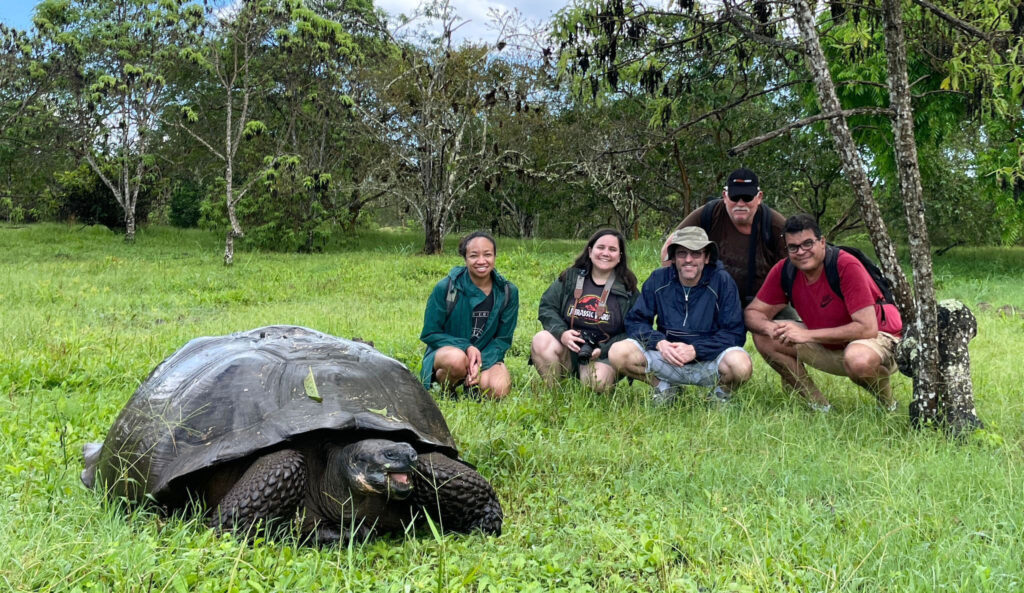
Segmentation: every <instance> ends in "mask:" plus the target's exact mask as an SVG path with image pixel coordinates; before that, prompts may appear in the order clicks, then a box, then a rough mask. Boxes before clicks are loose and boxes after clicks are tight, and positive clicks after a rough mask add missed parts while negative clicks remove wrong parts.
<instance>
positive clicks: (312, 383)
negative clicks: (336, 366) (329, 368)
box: [302, 367, 324, 402]
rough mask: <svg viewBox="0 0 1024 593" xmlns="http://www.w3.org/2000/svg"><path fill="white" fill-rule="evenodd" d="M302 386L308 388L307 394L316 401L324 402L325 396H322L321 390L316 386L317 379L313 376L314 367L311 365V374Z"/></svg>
mask: <svg viewBox="0 0 1024 593" xmlns="http://www.w3.org/2000/svg"><path fill="white" fill-rule="evenodd" d="M302 386H303V387H305V388H306V396H308V397H309V399H311V400H313V401H315V402H322V401H324V398H322V397H320V391H319V390H318V389H317V388H316V379H315V378H313V367H309V374H308V375H306V378H305V379H304V380H303V381H302Z"/></svg>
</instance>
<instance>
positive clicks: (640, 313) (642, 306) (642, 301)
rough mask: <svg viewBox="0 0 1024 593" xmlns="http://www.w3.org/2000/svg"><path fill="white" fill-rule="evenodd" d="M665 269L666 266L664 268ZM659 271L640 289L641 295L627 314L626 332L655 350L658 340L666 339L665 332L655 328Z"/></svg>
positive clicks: (649, 348)
mask: <svg viewBox="0 0 1024 593" xmlns="http://www.w3.org/2000/svg"><path fill="white" fill-rule="evenodd" d="M662 269H665V268H662ZM657 272H658V271H657V270H656V271H655V273H653V274H651V276H650V278H648V279H647V281H646V282H644V286H643V288H642V289H641V290H640V297H639V298H638V299H637V300H636V303H634V304H633V308H632V309H630V310H629V314H628V315H626V333H627V334H629V337H631V338H633V339H634V340H636V341H638V342H640V343H641V344H643V345H644V348H646V349H648V350H654V348H655V346H657V345H658V342H660V341H662V340H664V339H665V334H663V333H661V332H659V331H656V330H655V329H654V316H655V314H656V312H657V305H656V298H657V296H656V294H655V293H656V291H657V288H658V286H659V284H660V283H659V281H658V280H657V278H656V277H657V276H658V273H657Z"/></svg>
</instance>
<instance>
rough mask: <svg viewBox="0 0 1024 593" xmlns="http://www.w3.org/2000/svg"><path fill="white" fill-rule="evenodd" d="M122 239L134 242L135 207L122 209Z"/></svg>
mask: <svg viewBox="0 0 1024 593" xmlns="http://www.w3.org/2000/svg"><path fill="white" fill-rule="evenodd" d="M124 240H125V242H126V243H134V242H135V209H134V208H132V209H127V208H126V209H125V211H124Z"/></svg>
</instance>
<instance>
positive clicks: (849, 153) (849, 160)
mask: <svg viewBox="0 0 1024 593" xmlns="http://www.w3.org/2000/svg"><path fill="white" fill-rule="evenodd" d="M793 8H794V16H795V17H796V22H797V26H798V27H799V29H800V36H801V37H802V39H803V42H804V52H805V56H806V59H807V65H808V68H809V69H810V70H811V74H812V76H813V78H814V86H815V88H816V89H817V93H818V103H819V105H820V107H821V110H822V112H824V113H840V112H841V111H842V107H841V106H840V104H839V95H837V94H836V87H835V84H834V83H833V82H832V74H831V72H829V69H828V62H827V61H826V60H825V53H824V52H823V51H822V49H821V40H820V39H819V38H818V30H817V25H816V23H815V21H814V13H813V12H812V10H811V7H810V5H808V4H807V2H806V0H795V1H794V3H793ZM826 124H827V126H828V129H829V132H830V133H831V134H832V137H833V139H834V140H835V143H836V150H837V151H838V152H839V158H840V160H841V161H842V163H843V173H844V174H845V175H846V178H847V179H848V180H849V182H850V185H851V186H852V187H853V193H854V196H855V197H856V200H857V206H858V207H859V208H860V214H861V218H862V219H863V220H864V224H865V226H866V227H867V229H868V234H869V235H870V236H871V243H872V245H874V247H875V252H876V253H877V254H878V258H879V259H880V260H881V263H882V266H881V267H882V270H883V272H884V273H885V275H886V277H887V278H888V279H889V282H890V283H891V284H892V289H893V296H894V297H895V298H896V304H897V305H898V306H899V308H900V311H901V312H902V313H903V315H904V316H905V317H907V318H910V319H913V318H914V317H915V316H916V315H915V311H914V300H913V297H912V296H911V292H910V284H909V283H908V282H907V278H906V276H904V275H903V269H902V268H900V261H899V258H898V257H897V256H896V248H895V246H894V245H893V243H892V239H891V238H890V237H889V231H888V230H887V229H886V227H885V221H884V220H882V213H881V211H880V210H879V208H878V204H877V203H876V202H875V198H874V195H873V193H872V189H871V182H870V181H869V180H868V176H867V173H866V172H865V171H866V169H865V167H864V163H863V161H862V160H861V158H860V154H859V153H858V152H857V145H856V143H855V142H854V141H853V134H851V133H850V127H849V125H847V123H846V118H845V117H832V118H829V119H827V120H826Z"/></svg>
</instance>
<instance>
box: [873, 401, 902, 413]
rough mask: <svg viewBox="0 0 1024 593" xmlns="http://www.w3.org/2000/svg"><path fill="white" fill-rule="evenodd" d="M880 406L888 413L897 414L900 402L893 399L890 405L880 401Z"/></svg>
mask: <svg viewBox="0 0 1024 593" xmlns="http://www.w3.org/2000/svg"><path fill="white" fill-rule="evenodd" d="M878 406H879V407H880V408H882V409H883V410H885V411H886V412H895V411H896V410H897V409H898V408H899V407H900V402H899V401H897V400H896V399H893V400H892V401H890V402H888V403H886V402H881V401H880V402H878Z"/></svg>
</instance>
